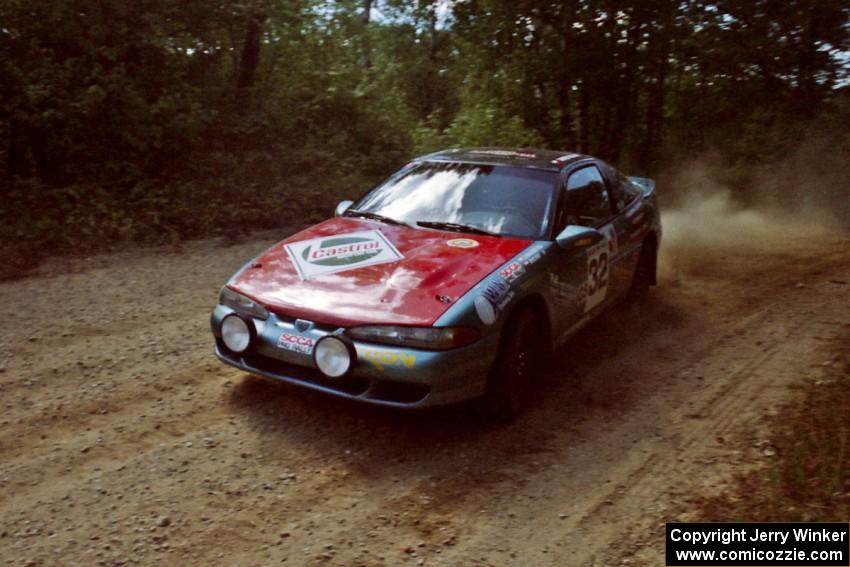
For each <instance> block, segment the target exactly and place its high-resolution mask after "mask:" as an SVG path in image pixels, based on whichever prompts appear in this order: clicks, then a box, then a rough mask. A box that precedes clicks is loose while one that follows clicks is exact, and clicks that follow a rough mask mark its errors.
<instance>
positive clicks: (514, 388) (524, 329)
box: [484, 310, 545, 421]
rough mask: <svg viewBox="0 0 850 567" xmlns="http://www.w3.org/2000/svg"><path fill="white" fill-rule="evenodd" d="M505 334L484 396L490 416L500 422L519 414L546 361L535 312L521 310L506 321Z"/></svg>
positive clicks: (541, 335) (485, 405)
mask: <svg viewBox="0 0 850 567" xmlns="http://www.w3.org/2000/svg"><path fill="white" fill-rule="evenodd" d="M505 333H506V335H505V337H504V339H503V340H502V344H501V349H500V351H499V354H498V355H497V356H496V361H495V362H494V363H493V368H492V369H491V370H490V376H489V378H488V380H487V392H486V394H485V395H484V408H485V410H486V412H487V414H488V415H489V416H490V417H492V418H495V419H497V420H499V421H510V420H512V419H514V418H515V417H516V416H517V415H519V413H520V412H521V410H522V408H523V406H524V405H525V402H526V400H527V398H528V394H529V392H530V390H531V385H532V383H533V382H534V380H535V379H536V378H537V377H538V376H539V374H540V372H541V371H542V370H543V366H544V365H543V361H544V359H545V351H544V345H543V334H542V333H541V331H540V325H538V324H537V322H536V319H535V316H534V313H533V312H531V311H529V310H523V311H520V312H519V313H518V314H517V315H516V316H514V317H512V318H511V319H510V320H509V321H508V322H507V324H506V326H505Z"/></svg>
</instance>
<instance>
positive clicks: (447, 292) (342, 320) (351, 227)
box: [228, 217, 532, 327]
mask: <svg viewBox="0 0 850 567" xmlns="http://www.w3.org/2000/svg"><path fill="white" fill-rule="evenodd" d="M329 237H333V238H329ZM313 239H321V240H316V241H314V240H313ZM305 241H311V242H309V243H307V242H305ZM375 242H377V244H375ZM531 242H532V241H530V240H518V239H512V238H498V237H492V236H479V235H468V234H459V233H455V232H446V231H440V230H431V229H425V228H412V227H407V226H396V225H388V224H383V223H378V222H373V221H368V220H362V219H357V218H350V217H337V218H334V219H330V220H327V221H325V222H322V223H320V224H317V225H315V226H313V227H310V228H308V229H306V230H304V231H301V232H299V233H298V234H295V235H293V236H291V237H289V238H287V239H286V240H284V241H282V242H280V243H278V244H276V245H275V246H273V247H272V248H270V249H269V250H267V251H266V252H265V253H263V254H262V255H261V256H259V257H258V258H257V259H255V260H254V261H253V262H251V263H250V264H249V265H247V266H245V267H244V268H243V269H242V270H241V271H240V272H239V273H237V274H236V275H235V276H234V277H233V278H232V279H231V280H230V282H229V283H228V286H229V287H231V288H232V289H234V290H236V291H238V292H240V293H242V294H244V295H246V296H248V297H250V298H251V299H253V300H255V301H257V302H259V303H261V304H262V305H264V306H266V307H267V308H268V309H269V310H271V311H272V312H275V313H277V314H279V315H283V316H289V317H297V318H302V319H308V320H311V321H315V322H319V323H326V324H329V325H339V326H343V327H349V326H352V325H358V324H368V323H381V324H398V325H423V326H425V325H431V324H433V323H434V321H436V320H437V319H438V318H439V317H440V315H442V314H443V313H444V312H445V311H446V309H448V308H449V307H450V306H451V304H452V303H454V302H455V301H456V300H457V299H458V298H460V297H461V296H462V295H463V294H464V293H466V292H467V291H468V290H469V289H470V288H471V287H473V286H474V285H475V284H477V283H478V282H480V281H481V280H482V279H483V278H485V277H486V276H487V275H489V274H490V273H491V272H493V270H495V269H496V268H498V267H499V266H501V265H502V264H504V263H505V262H507V261H508V260H510V259H511V258H512V257H513V256H515V255H516V254H518V253H519V252H521V251H522V250H524V249H525V248H526V247H528V246H529V245H530V244H531ZM460 246H466V247H460ZM353 247H360V248H363V249H364V250H363V251H360V249H359V248H357V249H355V248H353ZM352 250H354V252H352ZM375 250H377V251H378V252H377V253H376V252H375ZM327 251H330V252H331V253H334V252H340V251H342V254H348V255H349V256H348V257H349V258H351V257H353V256H352V254H354V255H356V254H362V255H361V256H356V258H355V260H357V259H358V258H359V259H361V260H359V261H355V262H354V263H353V265H352V264H351V261H350V260H345V259H343V260H335V259H334V258H330V259H328V258H323V257H320V258H319V260H315V261H314V262H312V263H311V264H309V265H308V264H307V262H306V260H307V259H308V257H309V258H310V259H311V260H313V256H310V254H313V255H316V253H317V252H318V253H319V254H320V255H321V254H324V255H327ZM370 254H371V255H372V256H371V259H370V256H369V255H370ZM342 257H343V258H344V256H342ZM293 258H296V259H297V263H296V261H294V260H293ZM364 258H365V260H362V259H364ZM335 262H336V264H335ZM339 262H343V264H342V265H339ZM344 262H349V263H348V264H347V265H346V264H345V263H344ZM358 262H359V263H358ZM363 262H367V263H368V262H381V263H372V264H370V265H364V263H363ZM322 263H323V264H324V265H322V266H320V265H318V264H322ZM316 270H320V271H321V270H325V271H324V272H321V273H316ZM330 270H335V271H332V272H331V271H330ZM438 296H440V297H438Z"/></svg>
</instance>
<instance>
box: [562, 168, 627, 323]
mask: <svg viewBox="0 0 850 567" xmlns="http://www.w3.org/2000/svg"><path fill="white" fill-rule="evenodd" d="M613 217H614V214H613V209H612V203H611V197H610V194H609V191H608V188H607V186H606V184H605V180H604V178H603V176H602V173H601V171H600V169H599V167H598V166H597V165H596V164H595V163H585V164H582V165H580V166H578V167H576V168H575V169H573V170H571V171H570V172H568V174H567V176H566V179H565V180H564V183H563V186H562V187H561V188H560V195H559V198H558V209H557V212H556V216H555V234H556V235H557V234H558V233H560V231H561V230H563V229H564V228H565V227H566V226H569V225H581V226H587V227H591V228H595V229H596V230H598V231H599V232H601V233H602V235H603V236H604V238H603V240H602V241H601V242H599V243H597V244H594V245H592V246H590V247H587V248H579V249H571V250H559V252H558V254H559V256H560V257H559V258H558V259H557V261H556V262H555V263H554V265H553V269H552V273H551V275H550V291H551V293H552V297H553V302H554V304H555V305H556V307H557V309H558V312H559V317H558V321H556V322H555V324H554V327H555V336H556V337H559V338H560V337H561V336H562V335H563V334H566V333H568V332H569V331H570V330H571V329H572V328H573V327H574V326H575V325H577V324H578V323H580V322H581V321H583V320H584V319H585V318H586V317H589V316H591V315H592V314H593V313H595V312H596V311H598V310H600V309H601V308H602V307H603V306H604V305H606V304H608V303H609V302H610V301H611V298H612V297H613V296H615V294H616V293H619V292H620V290H619V289H616V286H612V285H611V281H610V271H611V262H612V261H615V260H616V251H617V229H616V226H615V223H614V222H613Z"/></svg>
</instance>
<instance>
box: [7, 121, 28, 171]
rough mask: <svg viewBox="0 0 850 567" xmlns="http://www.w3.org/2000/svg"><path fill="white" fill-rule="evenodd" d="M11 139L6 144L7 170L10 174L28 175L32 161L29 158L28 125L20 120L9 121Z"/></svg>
mask: <svg viewBox="0 0 850 567" xmlns="http://www.w3.org/2000/svg"><path fill="white" fill-rule="evenodd" d="M8 135H9V139H8V145H7V146H6V172H7V173H8V174H9V175H10V176H13V177H14V176H20V177H28V176H29V175H30V163H29V160H28V159H27V149H28V148H29V139H28V137H27V130H26V127H25V126H24V125H23V124H21V121H20V120H15V119H14V118H13V119H12V120H10V121H9V134H8Z"/></svg>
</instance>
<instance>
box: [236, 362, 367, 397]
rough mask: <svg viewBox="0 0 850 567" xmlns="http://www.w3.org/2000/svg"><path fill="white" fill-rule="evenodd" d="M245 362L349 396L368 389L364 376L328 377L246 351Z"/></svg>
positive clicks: (312, 370) (316, 371)
mask: <svg viewBox="0 0 850 567" xmlns="http://www.w3.org/2000/svg"><path fill="white" fill-rule="evenodd" d="M243 360H244V361H245V364H247V365H248V366H251V367H253V368H256V369H257V370H262V371H263V372H268V373H270V374H276V375H280V376H287V377H290V378H295V379H296V380H300V381H302V382H310V383H312V384H316V385H318V386H322V387H323V388H329V389H331V390H337V391H340V392H344V393H346V394H348V395H349V396H360V395H362V394H363V393H364V392H366V390H368V389H369V385H370V380H368V379H366V378H357V377H356V376H346V377H345V378H341V379H339V378H328V377H327V376H325V375H324V374H322V373H321V372H319V371H318V370H317V369H315V368H307V367H304V366H298V365H297V364H290V363H288V362H283V361H282V360H276V359H274V358H269V357H267V356H263V355H261V354H257V353H248V354H246V355H245V356H244V357H243Z"/></svg>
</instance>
